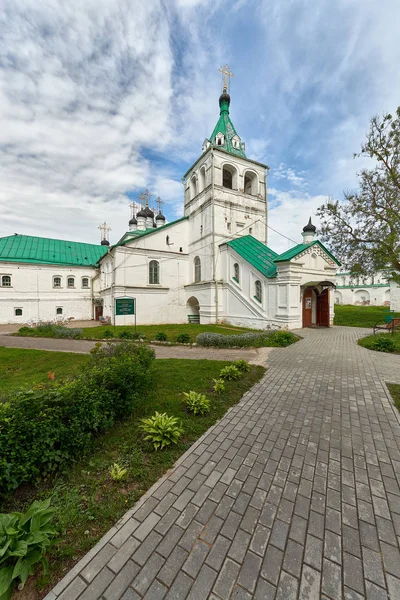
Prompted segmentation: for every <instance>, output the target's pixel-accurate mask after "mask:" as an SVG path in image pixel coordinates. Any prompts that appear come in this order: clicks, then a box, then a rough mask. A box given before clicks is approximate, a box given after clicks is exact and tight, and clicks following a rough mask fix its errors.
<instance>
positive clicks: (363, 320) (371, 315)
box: [334, 304, 400, 327]
mask: <svg viewBox="0 0 400 600" xmlns="http://www.w3.org/2000/svg"><path fill="white" fill-rule="evenodd" d="M388 314H392V313H390V312H389V308H388V307H387V306H353V305H352V304H344V305H341V304H335V320H334V324H335V325H347V326H348V327H373V326H374V325H375V324H376V323H378V321H380V322H384V320H385V316H386V315H388ZM394 316H396V317H400V313H395V315H394Z"/></svg>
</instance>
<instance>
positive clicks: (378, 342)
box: [358, 331, 400, 354]
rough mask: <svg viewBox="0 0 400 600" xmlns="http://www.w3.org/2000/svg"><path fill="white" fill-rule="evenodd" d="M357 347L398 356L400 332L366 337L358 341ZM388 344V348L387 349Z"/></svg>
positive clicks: (399, 352) (399, 351)
mask: <svg viewBox="0 0 400 600" xmlns="http://www.w3.org/2000/svg"><path fill="white" fill-rule="evenodd" d="M358 344H359V346H363V347H364V348H368V350H377V351H378V352H390V353H392V354H400V331H399V332H396V331H395V333H393V334H391V333H378V334H377V335H367V336H366V337H363V338H361V339H360V340H358ZM388 344H390V346H389V347H388Z"/></svg>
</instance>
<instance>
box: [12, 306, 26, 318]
mask: <svg viewBox="0 0 400 600" xmlns="http://www.w3.org/2000/svg"><path fill="white" fill-rule="evenodd" d="M17 310H20V311H21V314H20V315H17ZM23 316H24V310H23V308H22V307H20V306H17V307H15V308H14V317H23Z"/></svg>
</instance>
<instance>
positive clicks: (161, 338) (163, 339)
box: [155, 331, 168, 342]
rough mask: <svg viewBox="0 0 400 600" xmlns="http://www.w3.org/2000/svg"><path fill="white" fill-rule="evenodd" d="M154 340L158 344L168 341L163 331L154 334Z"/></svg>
mask: <svg viewBox="0 0 400 600" xmlns="http://www.w3.org/2000/svg"><path fill="white" fill-rule="evenodd" d="M155 339H156V340H157V341H158V342H166V341H167V339H168V336H167V334H166V333H164V331H158V332H157V333H156V336H155Z"/></svg>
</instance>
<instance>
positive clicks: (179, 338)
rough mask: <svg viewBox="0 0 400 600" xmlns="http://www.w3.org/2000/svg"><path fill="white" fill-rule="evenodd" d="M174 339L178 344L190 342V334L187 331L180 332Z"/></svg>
mask: <svg viewBox="0 0 400 600" xmlns="http://www.w3.org/2000/svg"><path fill="white" fill-rule="evenodd" d="M176 341H177V342H178V343H179V344H189V343H190V335H188V334H187V333H180V334H179V335H177V336H176Z"/></svg>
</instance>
